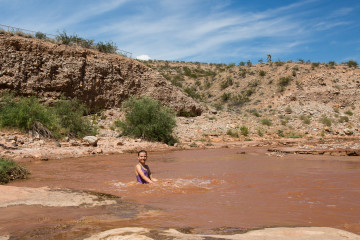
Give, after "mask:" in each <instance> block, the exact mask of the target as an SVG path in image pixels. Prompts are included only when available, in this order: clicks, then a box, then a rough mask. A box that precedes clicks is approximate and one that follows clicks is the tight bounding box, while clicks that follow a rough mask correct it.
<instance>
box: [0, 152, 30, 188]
mask: <svg viewBox="0 0 360 240" xmlns="http://www.w3.org/2000/svg"><path fill="white" fill-rule="evenodd" d="M28 174H29V171H28V170H26V169H25V168H23V167H21V166H20V165H18V164H17V163H15V162H14V161H11V160H6V159H3V158H0V184H4V183H8V182H10V181H12V180H15V179H24V178H26V177H27V175H28Z"/></svg>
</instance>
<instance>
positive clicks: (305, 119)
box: [300, 115, 311, 125]
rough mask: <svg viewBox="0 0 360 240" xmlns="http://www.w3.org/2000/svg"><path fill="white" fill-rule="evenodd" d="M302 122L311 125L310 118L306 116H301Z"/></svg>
mask: <svg viewBox="0 0 360 240" xmlns="http://www.w3.org/2000/svg"><path fill="white" fill-rule="evenodd" d="M300 120H301V121H302V122H303V123H304V124H307V125H309V124H310V122H311V121H310V116H306V115H301V116H300Z"/></svg>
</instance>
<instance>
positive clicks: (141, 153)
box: [138, 150, 147, 164]
mask: <svg viewBox="0 0 360 240" xmlns="http://www.w3.org/2000/svg"><path fill="white" fill-rule="evenodd" d="M146 159H147V152H146V151H145V150H140V151H139V152H138V160H139V162H140V163H142V164H145V161H146Z"/></svg>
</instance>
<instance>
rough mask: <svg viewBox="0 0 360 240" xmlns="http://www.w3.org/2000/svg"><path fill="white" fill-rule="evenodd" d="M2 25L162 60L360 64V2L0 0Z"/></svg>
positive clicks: (309, 0)
mask: <svg viewBox="0 0 360 240" xmlns="http://www.w3.org/2000/svg"><path fill="white" fill-rule="evenodd" d="M0 24H4V25H11V26H14V27H19V28H24V29H29V30H33V31H41V32H44V33H50V34H56V33H58V32H62V31H63V30H65V31H66V32H67V33H68V34H77V35H78V36H81V37H83V38H86V39H93V40H95V41H112V42H114V43H115V44H116V45H117V46H118V48H119V49H123V50H125V51H128V52H131V53H132V54H133V57H137V56H141V55H147V56H149V57H150V58H151V59H160V60H176V61H199V62H213V63H236V64H237V63H239V62H240V61H247V60H251V61H252V62H253V63H257V62H258V60H259V59H263V60H264V61H265V60H266V56H267V54H271V55H272V59H273V60H282V61H287V60H293V61H297V60H298V59H303V60H305V61H307V60H310V61H312V62H329V61H336V62H338V63H340V62H345V61H348V60H355V61H357V62H358V63H360V1H359V0H342V1H340V0H302V1H288V0H276V1H275V0H250V1H240V0H239V1H236V0H102V1H95V0H77V1H73V0H61V1H60V0H0Z"/></svg>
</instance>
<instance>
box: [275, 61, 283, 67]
mask: <svg viewBox="0 0 360 240" xmlns="http://www.w3.org/2000/svg"><path fill="white" fill-rule="evenodd" d="M282 65H284V62H282V61H276V62H275V66H277V67H280V66H282Z"/></svg>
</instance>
